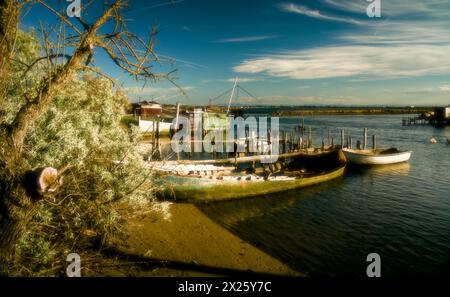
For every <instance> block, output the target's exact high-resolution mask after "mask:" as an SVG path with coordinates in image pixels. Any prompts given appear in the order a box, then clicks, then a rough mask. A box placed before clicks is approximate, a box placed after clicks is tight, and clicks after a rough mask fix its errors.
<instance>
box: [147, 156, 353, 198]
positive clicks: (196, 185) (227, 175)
mask: <svg viewBox="0 0 450 297" xmlns="http://www.w3.org/2000/svg"><path fill="white" fill-rule="evenodd" d="M193 166H207V165H193ZM345 166H346V160H345V156H344V154H343V153H342V151H341V150H336V151H333V152H326V153H322V154H314V155H308V154H304V155H301V156H296V157H295V158H293V159H292V160H290V161H284V162H279V163H274V164H271V165H268V166H266V167H258V168H250V169H249V168H247V169H244V170H241V171H237V170H230V168H229V167H228V168H226V169H224V170H222V171H221V170H218V168H217V167H219V166H213V167H211V165H210V167H208V169H206V170H205V171H202V170H199V168H200V167H192V168H191V169H193V170H190V171H188V172H186V171H182V170H179V171H178V174H177V173H172V172H168V171H164V170H161V171H160V173H161V180H164V181H165V182H166V183H167V186H166V187H164V188H165V189H164V190H163V191H162V192H161V193H160V195H162V196H163V197H164V198H172V199H175V200H181V201H218V200H230V199H238V198H245V197H252V196H259V195H265V194H270V193H277V192H282V191H286V190H292V189H298V188H303V187H307V186H311V185H315V184H319V183H323V182H327V181H330V180H333V179H335V178H338V177H340V176H342V175H343V174H344V171H345ZM155 168H156V167H155ZM179 168H183V167H179ZM156 170H157V171H158V169H157V168H156Z"/></svg>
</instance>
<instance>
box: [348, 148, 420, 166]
mask: <svg viewBox="0 0 450 297" xmlns="http://www.w3.org/2000/svg"><path fill="white" fill-rule="evenodd" d="M343 152H344V154H345V157H346V159H347V162H349V163H353V164H358V165H386V164H397V163H403V162H407V161H408V160H409V159H410V158H411V154H412V152H411V151H405V152H399V153H393V154H370V153H366V152H359V151H355V150H350V149H344V150H343Z"/></svg>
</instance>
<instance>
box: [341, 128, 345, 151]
mask: <svg viewBox="0 0 450 297" xmlns="http://www.w3.org/2000/svg"><path fill="white" fill-rule="evenodd" d="M344 134H345V133H344V129H341V148H344Z"/></svg>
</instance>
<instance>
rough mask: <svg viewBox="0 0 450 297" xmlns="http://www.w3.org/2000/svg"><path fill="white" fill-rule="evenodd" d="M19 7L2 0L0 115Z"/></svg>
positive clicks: (11, 0)
mask: <svg viewBox="0 0 450 297" xmlns="http://www.w3.org/2000/svg"><path fill="white" fill-rule="evenodd" d="M18 15H19V12H18V9H17V6H16V5H14V1H13V0H0V116H1V112H2V108H3V100H4V99H3V98H5V96H6V91H7V87H6V86H7V84H8V76H9V65H10V57H11V53H12V50H13V46H14V41H15V36H16V34H17V23H18Z"/></svg>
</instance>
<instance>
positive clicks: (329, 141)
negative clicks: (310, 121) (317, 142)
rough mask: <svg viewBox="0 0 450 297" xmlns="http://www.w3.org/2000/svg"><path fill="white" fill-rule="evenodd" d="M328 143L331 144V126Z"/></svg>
mask: <svg viewBox="0 0 450 297" xmlns="http://www.w3.org/2000/svg"><path fill="white" fill-rule="evenodd" d="M327 144H328V145H330V144H331V131H330V128H328V141H327Z"/></svg>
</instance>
